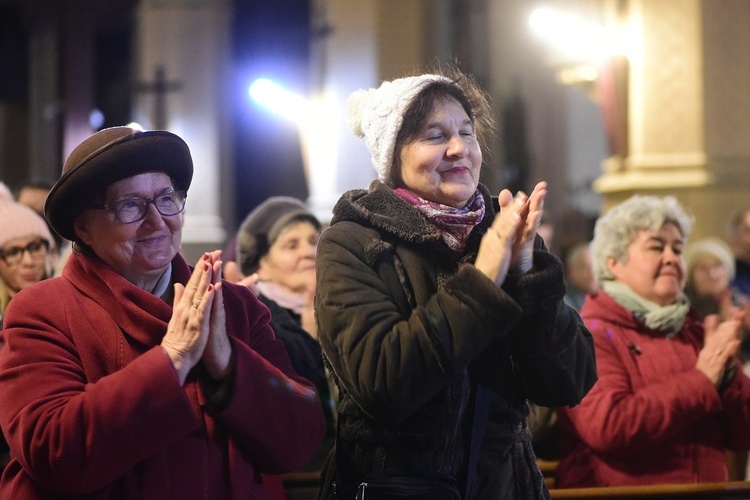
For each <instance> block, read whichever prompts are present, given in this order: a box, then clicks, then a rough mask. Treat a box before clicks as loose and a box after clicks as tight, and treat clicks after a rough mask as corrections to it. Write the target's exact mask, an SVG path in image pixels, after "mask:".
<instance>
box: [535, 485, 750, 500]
mask: <svg viewBox="0 0 750 500" xmlns="http://www.w3.org/2000/svg"><path fill="white" fill-rule="evenodd" d="M550 496H551V497H552V498H553V499H557V498H568V499H576V500H579V499H587V500H591V499H599V500H605V499H612V498H614V499H628V498H630V499H641V500H643V499H645V498H651V499H654V500H656V499H662V498H679V499H694V498H703V499H711V500H724V499H735V498H736V499H744V500H747V499H750V482H748V481H732V482H728V483H700V484H655V485H650V486H612V487H609V488H569V489H551V490H550Z"/></svg>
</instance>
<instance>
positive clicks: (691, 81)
mask: <svg viewBox="0 0 750 500" xmlns="http://www.w3.org/2000/svg"><path fill="white" fill-rule="evenodd" d="M618 5H619V7H620V8H622V5H623V4H622V2H618ZM623 20H624V21H625V22H626V23H627V27H628V32H629V33H630V35H631V45H630V47H631V50H630V52H629V53H628V56H627V64H624V65H623V64H621V62H620V63H619V64H613V65H611V67H610V71H611V75H610V76H611V79H610V80H611V81H610V84H611V85H612V86H611V88H610V92H609V93H606V92H605V94H603V95H602V97H604V99H605V100H604V101H603V102H602V104H603V109H604V110H605V114H608V113H614V115H609V118H608V119H607V120H606V121H607V123H608V127H611V129H610V130H609V131H608V132H609V134H608V135H609V136H610V137H619V138H623V137H624V138H625V140H626V145H627V146H626V147H625V148H622V147H619V148H618V147H611V153H612V156H611V157H610V158H609V159H607V160H606V161H605V162H604V172H603V174H602V175H601V177H599V178H598V179H597V180H596V181H595V183H594V189H595V190H596V191H597V192H599V193H602V194H603V195H604V207H603V209H604V210H607V209H608V208H609V207H611V206H612V205H614V204H616V203H619V202H620V201H622V200H624V199H626V198H628V197H629V196H631V195H632V194H635V193H640V194H655V195H674V196H676V197H677V198H678V199H679V200H680V201H681V203H683V205H684V206H685V207H686V208H687V209H688V210H690V211H691V212H692V213H693V215H694V216H695V218H696V224H695V228H694V231H693V236H692V237H691V239H692V240H695V239H698V238H701V237H704V236H718V237H722V238H726V237H727V236H728V226H729V220H730V218H731V216H732V214H733V213H734V212H735V211H737V210H739V209H740V208H742V207H745V206H746V205H747V206H750V189H748V188H750V83H748V82H750V57H749V56H748V54H750V33H749V32H748V30H747V26H748V25H750V2H747V1H746V0H722V1H717V0H630V1H629V2H627V4H626V15H625V16H624V18H620V22H622V21H623ZM617 82H619V83H620V86H619V87H618V86H617ZM623 84H624V85H625V90H624V91H623V90H622V88H623V87H622V85H623ZM618 88H619V89H620V91H621V92H626V96H625V98H623V94H622V93H620V94H618V92H617V91H616V90H617V89H618ZM618 96H619V97H618ZM608 108H611V109H608ZM618 113H619V115H618ZM618 116H625V117H626V119H620V120H618V119H617V117H618ZM623 127H625V128H624V129H623ZM615 144H616V142H615Z"/></svg>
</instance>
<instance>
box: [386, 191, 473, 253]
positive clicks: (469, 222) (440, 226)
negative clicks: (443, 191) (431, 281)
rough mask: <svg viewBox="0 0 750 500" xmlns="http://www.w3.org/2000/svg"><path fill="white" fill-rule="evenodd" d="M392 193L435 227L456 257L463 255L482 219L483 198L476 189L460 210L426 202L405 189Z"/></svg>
mask: <svg viewBox="0 0 750 500" xmlns="http://www.w3.org/2000/svg"><path fill="white" fill-rule="evenodd" d="M394 191H395V193H396V194H397V195H398V196H399V197H400V198H402V199H403V200H404V201H406V202H407V203H409V204H410V205H413V206H414V207H416V208H417V210H419V211H420V212H421V213H422V215H424V216H425V217H426V218H427V220H428V221H430V223H432V225H433V226H435V228H436V229H437V230H438V231H439V232H440V234H441V236H442V237H443V240H444V241H445V244H446V245H448V248H450V249H451V250H452V251H453V253H454V255H456V256H459V255H461V254H462V253H463V251H464V248H466V241H467V240H468V239H469V234H471V231H472V230H473V229H474V226H476V225H477V224H479V223H480V222H481V221H482V219H483V218H484V198H483V197H482V193H481V192H480V191H479V190H478V189H477V190H476V191H475V192H474V194H473V195H471V198H469V201H467V202H466V205H464V206H463V207H462V208H454V207H450V206H448V205H442V204H440V203H433V202H431V201H427V200H425V199H423V198H420V197H419V196H417V195H416V194H414V193H412V192H411V191H409V190H408V189H405V188H396V189H394Z"/></svg>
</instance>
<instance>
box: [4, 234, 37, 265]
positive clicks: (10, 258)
mask: <svg viewBox="0 0 750 500" xmlns="http://www.w3.org/2000/svg"><path fill="white" fill-rule="evenodd" d="M48 249H49V243H48V242H47V241H46V240H34V241H32V242H31V243H29V244H28V245H26V246H24V247H21V246H13V247H10V248H2V249H0V258H1V259H3V260H4V261H5V263H6V264H8V265H9V266H17V265H18V264H20V263H21V261H22V260H23V254H24V253H25V252H29V255H31V258H32V259H34V260H41V259H43V258H44V257H46V256H47V250H48Z"/></svg>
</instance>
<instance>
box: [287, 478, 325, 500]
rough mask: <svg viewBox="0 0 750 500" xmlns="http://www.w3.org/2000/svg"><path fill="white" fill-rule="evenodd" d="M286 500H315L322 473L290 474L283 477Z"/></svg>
mask: <svg viewBox="0 0 750 500" xmlns="http://www.w3.org/2000/svg"><path fill="white" fill-rule="evenodd" d="M282 479H283V481H284V491H285V493H286V500H315V499H316V498H317V497H318V484H319V483H320V471H305V472H290V473H289V474H284V476H283V477H282Z"/></svg>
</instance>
